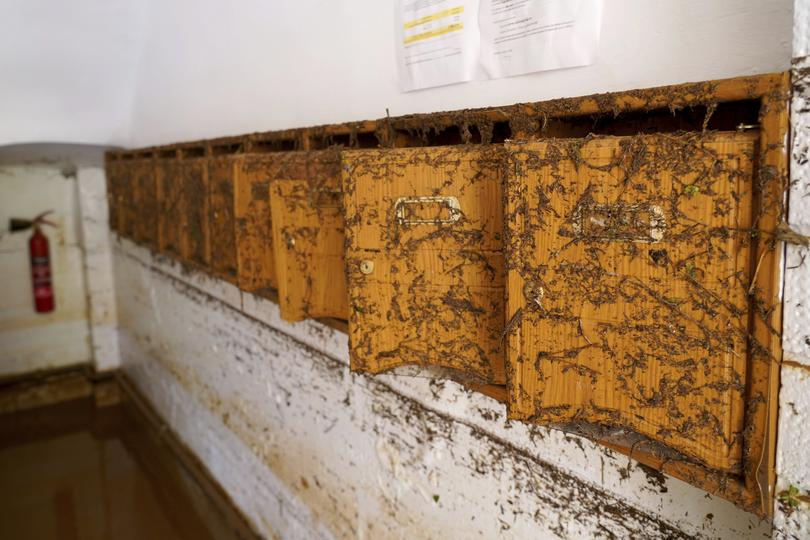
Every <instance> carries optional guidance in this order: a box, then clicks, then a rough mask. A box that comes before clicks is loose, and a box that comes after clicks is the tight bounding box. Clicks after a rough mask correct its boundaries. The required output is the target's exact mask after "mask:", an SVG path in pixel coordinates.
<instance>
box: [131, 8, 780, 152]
mask: <svg viewBox="0 0 810 540" xmlns="http://www.w3.org/2000/svg"><path fill="white" fill-rule="evenodd" d="M393 4H394V2H393V1H392V0H352V1H334V0H292V1H277V2H267V1H266V0H246V1H242V2H238V3H234V2H227V1H225V0H178V1H173V2H162V3H160V4H159V5H160V7H159V9H153V10H152V13H151V15H150V17H149V24H148V25H147V27H148V29H149V36H148V38H147V44H146V49H145V52H144V55H143V59H142V62H141V64H140V71H139V72H138V77H137V81H138V88H137V93H136V97H135V104H134V108H133V124H132V131H131V139H130V141H131V143H132V144H134V145H147V144H154V143H168V142H176V141H179V140H188V139H194V138H202V137H213V136H221V135H232V134H240V133H247V132H252V131H263V130H269V129H281V128H292V127H301V126H307V125H313V124H323V123H331V122H342V121H352V120H362V119H366V118H380V117H383V116H385V109H386V108H389V109H390V112H391V114H392V115H399V114H405V113H412V112H435V111H441V110H447V109H460V108H465V107H481V106H490V105H502V104H512V103H516V102H525V101H540V100H545V99H550V98H555V97H573V96H579V95H585V94H590V93H594V92H606V91H611V90H625V89H633V88H643V87H649V86H660V85H664V84H670V83H679V82H688V81H701V80H707V79H717V78H724V77H733V76H737V75H749V74H754V73H765V72H772V71H783V70H785V69H787V68H788V67H789V66H790V44H791V32H790V29H791V24H792V17H791V14H792V6H791V1H790V0H735V1H728V0H711V1H707V0H679V1H677V2H671V1H664V0H653V1H650V0H605V9H604V23H603V30H602V41H601V45H600V49H599V59H598V61H597V62H596V64H594V65H592V66H589V67H584V68H577V69H568V70H562V71H553V72H546V73H538V74H533V75H526V76H522V77H513V78H509V79H500V80H490V81H478V82H472V83H467V84H458V85H452V86H447V87H443V88H435V89H429V90H423V91H418V92H412V93H407V94H403V93H401V92H399V90H398V86H397V79H396V70H395V65H396V64H395V55H394V40H393V36H392V34H393Z"/></svg>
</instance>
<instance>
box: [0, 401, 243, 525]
mask: <svg viewBox="0 0 810 540" xmlns="http://www.w3.org/2000/svg"><path fill="white" fill-rule="evenodd" d="M137 424H138V423H137V422H134V421H133V417H132V415H131V414H130V413H128V412H127V411H126V410H124V409H123V408H121V407H106V408H102V409H96V408H95V407H94V405H93V403H92V401H90V400H84V401H76V402H71V403H68V404H62V405H57V406H50V407H46V408H42V409H37V410H34V411H28V412H23V413H14V414H6V415H0V538H2V539H6V538H8V539H60V540H61V539H66V540H73V539H108V538H109V539H164V538H165V539H175V538H177V539H186V538H189V539H191V538H193V539H195V540H198V539H199V540H204V539H207V538H225V537H230V538H233V537H238V536H240V535H238V534H235V533H234V531H233V530H232V528H231V527H229V525H228V524H227V523H226V520H225V519H220V517H219V516H218V513H219V512H218V510H217V508H215V507H214V506H215V505H214V503H213V502H212V501H211V500H210V499H207V498H206V496H205V494H204V492H203V490H202V489H201V488H200V487H199V486H198V485H195V484H194V482H193V480H192V479H191V478H190V476H189V475H188V474H187V473H183V472H182V471H183V468H182V466H179V465H178V464H177V463H172V462H171V460H172V459H173V457H172V455H171V453H167V452H155V451H154V448H155V447H156V445H154V444H153V445H151V446H150V444H148V441H147V440H146V439H148V438H149V437H145V436H144V435H143V433H142V431H139V429H140V428H142V426H140V428H139V426H138V425H137ZM157 446H158V447H159V445H157Z"/></svg>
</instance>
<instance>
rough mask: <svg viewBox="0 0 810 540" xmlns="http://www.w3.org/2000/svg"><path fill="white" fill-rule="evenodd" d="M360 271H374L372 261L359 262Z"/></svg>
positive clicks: (367, 272) (365, 272) (366, 272)
mask: <svg viewBox="0 0 810 540" xmlns="http://www.w3.org/2000/svg"><path fill="white" fill-rule="evenodd" d="M360 271H361V272H363V273H364V274H370V273H372V272H373V271H374V261H362V262H360Z"/></svg>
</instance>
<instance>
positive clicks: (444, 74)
mask: <svg viewBox="0 0 810 540" xmlns="http://www.w3.org/2000/svg"><path fill="white" fill-rule="evenodd" d="M478 7H479V1H478V0H397V3H396V23H395V24H396V39H397V61H398V64H399V81H400V86H401V87H402V90H403V91H405V92H409V91H411V90H418V89H419V88H429V87H431V86H443V85H445V84H452V83H457V82H464V81H469V80H472V79H473V78H474V77H475V75H476V70H477V68H478V63H479V53H480V48H479V43H480V33H479V30H478Z"/></svg>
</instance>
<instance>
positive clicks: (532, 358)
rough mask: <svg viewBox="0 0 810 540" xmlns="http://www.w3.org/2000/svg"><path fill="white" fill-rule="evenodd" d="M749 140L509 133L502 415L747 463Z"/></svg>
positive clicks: (668, 451) (698, 458) (724, 464)
mask: <svg viewBox="0 0 810 540" xmlns="http://www.w3.org/2000/svg"><path fill="white" fill-rule="evenodd" d="M757 141H758V138H757V134H756V133H736V132H718V133H707V134H702V133H691V134H660V135H642V136H635V137H592V138H586V139H568V140H565V139H562V140H549V141H544V142H529V143H523V144H519V143H514V144H508V145H507V149H508V151H509V153H510V158H511V164H510V175H509V179H508V195H507V229H508V242H507V243H508V255H507V266H508V268H509V271H508V288H507V290H508V295H507V296H508V301H507V302H508V305H507V315H508V317H509V319H510V322H509V324H508V327H509V338H508V362H509V364H510V366H511V370H510V373H511V380H510V388H509V392H510V400H509V413H510V417H512V418H519V419H532V420H534V421H537V422H540V423H545V424H553V425H557V426H562V427H563V428H567V427H574V428H577V430H578V431H580V432H583V431H584V432H585V433H588V426H591V427H597V428H598V429H602V430H604V429H607V430H608V431H610V430H614V431H616V432H622V433H631V434H634V436H635V435H638V436H640V437H642V438H644V439H647V440H650V441H651V442H652V443H654V444H658V445H659V446H661V447H662V448H664V449H665V450H664V455H669V456H670V457H674V456H686V457H687V458H688V460H691V461H695V462H698V463H700V464H703V465H704V466H706V467H709V468H710V469H714V470H720V471H727V472H740V470H741V467H742V455H743V454H742V448H743V431H744V416H745V391H746V365H747V357H748V352H749V351H748V336H749V331H750V328H749V327H750V324H751V322H750V316H751V311H750V309H749V295H748V290H749V287H750V286H751V280H752V275H753V272H754V265H753V262H754V261H753V260H752V259H753V257H752V250H751V227H752V217H753V210H752V208H753V206H752V205H753V192H754V182H753V166H754V165H753V164H754V160H755V154H756V151H757Z"/></svg>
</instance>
